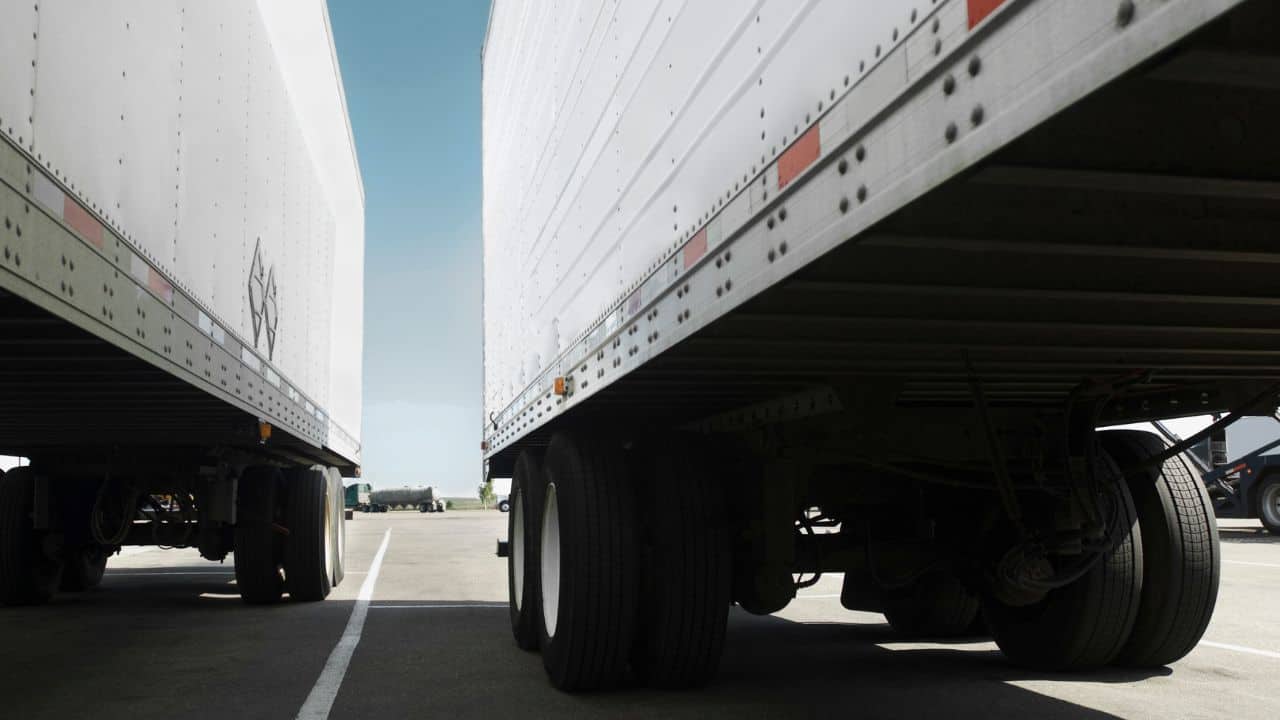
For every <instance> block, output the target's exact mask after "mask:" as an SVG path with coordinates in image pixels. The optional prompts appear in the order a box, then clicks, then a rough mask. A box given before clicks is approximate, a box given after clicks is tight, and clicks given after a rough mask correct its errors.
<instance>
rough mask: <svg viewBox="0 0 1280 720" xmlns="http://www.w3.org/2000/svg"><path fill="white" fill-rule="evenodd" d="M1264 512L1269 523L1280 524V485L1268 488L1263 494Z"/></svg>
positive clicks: (1264, 517)
mask: <svg viewBox="0 0 1280 720" xmlns="http://www.w3.org/2000/svg"><path fill="white" fill-rule="evenodd" d="M1262 514H1263V519H1265V520H1266V521H1267V524H1268V525H1272V526H1275V525H1280V485H1272V486H1271V487H1269V488H1267V491H1266V493H1265V494H1264V495H1263V496H1262Z"/></svg>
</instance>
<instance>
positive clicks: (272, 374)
mask: <svg viewBox="0 0 1280 720" xmlns="http://www.w3.org/2000/svg"><path fill="white" fill-rule="evenodd" d="M267 382H269V383H271V384H272V385H275V386H276V387H280V376H279V375H277V374H276V371H275V370H272V369H271V368H267Z"/></svg>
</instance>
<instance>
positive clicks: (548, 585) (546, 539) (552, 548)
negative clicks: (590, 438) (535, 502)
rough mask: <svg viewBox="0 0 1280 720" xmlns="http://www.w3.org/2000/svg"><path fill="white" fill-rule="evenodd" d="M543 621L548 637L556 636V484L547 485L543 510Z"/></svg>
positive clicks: (557, 608)
mask: <svg viewBox="0 0 1280 720" xmlns="http://www.w3.org/2000/svg"><path fill="white" fill-rule="evenodd" d="M541 549H542V563H541V566H542V622H543V626H544V627H545V628H546V630H547V637H549V638H551V637H555V634H556V619H557V616H558V615H559V614H560V506H559V503H558V502H557V501H556V486H555V484H554V483H552V484H550V485H547V499H546V508H545V509H544V510H543V511H542V543H541Z"/></svg>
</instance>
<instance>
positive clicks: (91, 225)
mask: <svg viewBox="0 0 1280 720" xmlns="http://www.w3.org/2000/svg"><path fill="white" fill-rule="evenodd" d="M62 219H63V220H65V221H66V222H67V224H68V225H70V226H71V227H72V229H74V230H75V231H76V232H78V233H80V234H81V235H82V236H84V239H85V240H88V241H89V242H91V243H93V245H94V247H96V248H98V249H99V250H101V249H102V248H103V246H104V245H105V244H106V243H105V242H104V241H103V239H102V223H100V222H98V221H97V220H96V219H95V218H94V217H93V216H92V215H90V214H89V211H88V210H85V209H84V208H82V207H80V203H78V202H76V201H75V200H72V199H71V198H70V197H66V198H65V199H64V201H63V207H62Z"/></svg>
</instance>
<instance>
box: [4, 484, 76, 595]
mask: <svg viewBox="0 0 1280 720" xmlns="http://www.w3.org/2000/svg"><path fill="white" fill-rule="evenodd" d="M35 483H36V477H35V473H33V472H32V471H31V469H30V468H27V467H20V468H14V469H12V470H10V471H9V472H7V473H0V603H3V604H5V605H42V604H44V603H47V602H49V600H50V599H51V598H52V597H53V595H54V593H55V592H56V591H57V589H58V585H59V584H60V582H61V579H62V563H61V562H58V561H57V560H53V559H50V558H49V557H48V556H47V555H46V553H45V551H44V539H43V534H42V533H39V532H37V531H36V530H35V528H34V527H33V526H32V522H31V509H32V505H33V503H34V501H35V500H34V498H35Z"/></svg>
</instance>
